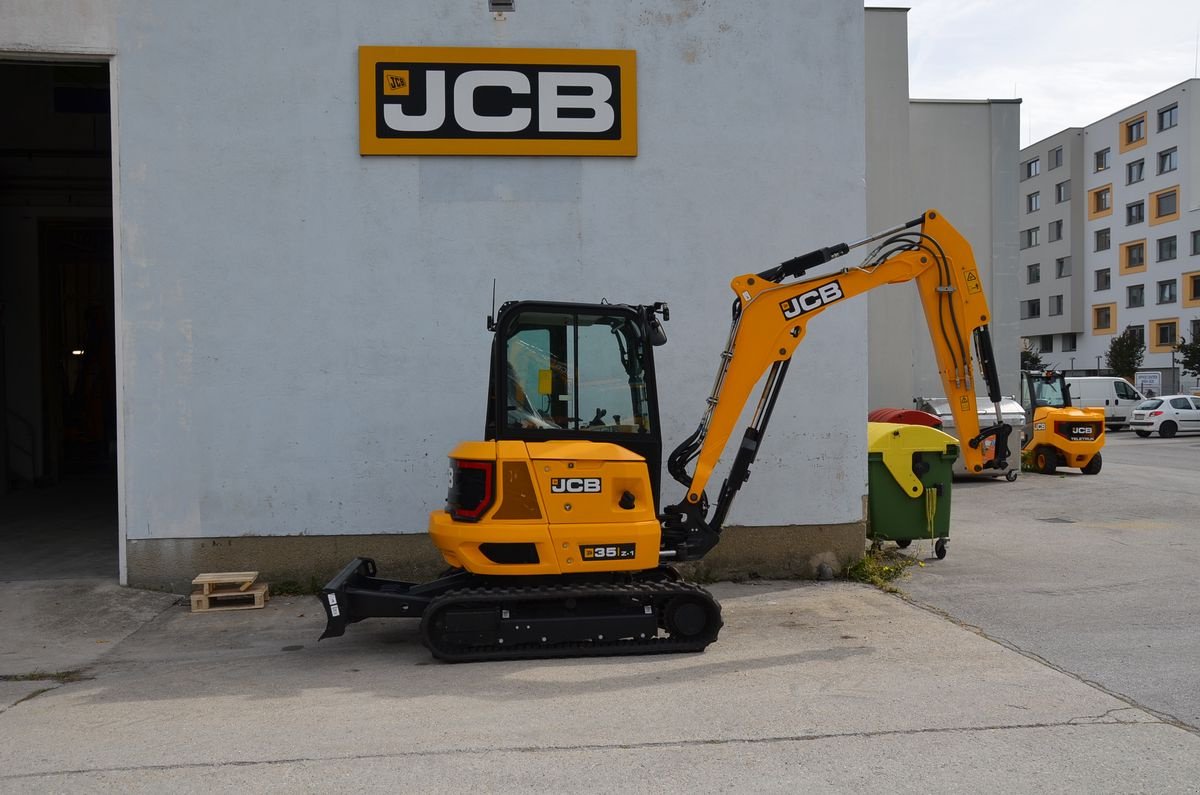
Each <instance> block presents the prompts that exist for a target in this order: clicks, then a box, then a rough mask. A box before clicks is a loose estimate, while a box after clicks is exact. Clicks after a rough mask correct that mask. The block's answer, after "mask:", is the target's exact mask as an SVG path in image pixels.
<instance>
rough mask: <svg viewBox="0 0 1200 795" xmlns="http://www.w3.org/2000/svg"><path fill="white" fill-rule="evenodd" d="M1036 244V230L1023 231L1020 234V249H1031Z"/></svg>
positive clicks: (1035, 228)
mask: <svg viewBox="0 0 1200 795" xmlns="http://www.w3.org/2000/svg"><path fill="white" fill-rule="evenodd" d="M1037 244H1038V228H1037V227H1036V226H1035V227H1033V228H1032V229H1025V230H1022V232H1021V248H1033V247H1034V246H1036V245H1037Z"/></svg>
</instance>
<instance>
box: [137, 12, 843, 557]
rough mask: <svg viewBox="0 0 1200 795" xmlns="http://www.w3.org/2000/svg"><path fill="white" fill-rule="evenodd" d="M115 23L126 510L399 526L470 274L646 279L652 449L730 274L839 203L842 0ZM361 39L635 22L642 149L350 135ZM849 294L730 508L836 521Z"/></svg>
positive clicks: (474, 424) (469, 329) (631, 27)
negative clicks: (387, 149)
mask: <svg viewBox="0 0 1200 795" xmlns="http://www.w3.org/2000/svg"><path fill="white" fill-rule="evenodd" d="M116 42H117V49H118V52H119V54H118V56H117V59H116V61H115V69H116V73H117V76H118V77H119V81H120V86H121V90H120V92H119V94H118V100H117V101H118V117H119V125H120V133H119V137H118V156H119V160H120V166H119V168H120V191H121V196H120V203H119V208H118V223H119V224H120V227H121V251H120V261H121V266H120V267H121V268H122V269H123V294H122V296H121V302H120V303H121V306H122V307H123V312H124V318H123V324H122V326H121V328H120V344H121V346H122V347H123V349H124V362H125V365H124V367H123V370H122V372H121V373H120V374H119V376H120V378H121V379H122V380H123V381H124V402H123V412H124V438H123V441H122V444H123V447H124V450H125V459H124V460H125V464H126V469H125V505H126V508H125V514H124V516H123V521H124V524H125V528H126V533H127V536H128V538H130V539H140V538H169V537H220V536H231V535H242V534H256V535H284V534H327V533H376V532H412V531H421V530H423V529H424V527H425V524H426V514H427V513H428V511H430V510H433V509H437V508H439V507H440V506H441V503H442V500H443V497H444V494H445V472H446V458H445V456H446V454H447V452H448V451H449V450H450V448H451V447H452V446H453V444H454V443H455V442H457V441H458V440H461V439H470V438H479V437H481V435H482V426H483V410H484V401H485V389H486V380H487V369H488V368H487V355H488V347H489V342H490V339H489V335H488V333H487V331H486V329H485V328H484V316H485V315H486V314H487V313H488V311H489V310H490V308H491V291H492V282H493V279H495V280H496V283H497V298H498V300H505V299H510V298H548V297H556V298H562V299H568V300H584V301H597V300H600V299H602V298H607V299H608V300H611V301H630V302H649V301H653V300H665V301H668V302H670V304H671V308H672V320H671V322H670V324H669V325H668V333H669V335H670V337H671V342H670V343H669V344H668V346H667V347H666V348H665V349H660V351H659V356H658V362H659V364H660V375H659V384H660V389H661V391H662V393H663V418H664V438H665V440H666V443H667V446H668V448H669V447H670V446H673V444H674V443H675V442H676V441H677V440H679V439H681V438H683V436H685V435H686V434H687V433H689V432H690V431H691V430H692V429H693V428H694V426H695V423H696V422H697V421H698V419H699V417H700V414H701V412H702V410H703V407H704V398H705V396H706V395H707V393H708V390H709V388H710V386H711V383H712V376H713V373H714V371H715V367H716V364H717V354H718V352H719V351H720V349H721V347H722V346H723V343H724V340H725V336H726V333H727V324H728V321H729V306H730V303H731V299H732V295H731V293H730V292H729V291H728V286H727V285H728V282H729V279H730V277H732V276H733V275H736V274H739V273H743V272H747V271H758V270H762V269H764V268H765V267H768V266H770V265H773V264H775V263H777V262H779V261H780V260H783V259H785V258H787V257H789V256H792V255H794V254H797V253H801V252H804V251H808V250H810V249H812V248H815V247H817V246H819V245H826V244H829V243H831V242H834V241H839V240H847V239H854V238H856V237H857V236H859V235H860V234H861V233H862V232H863V231H864V229H865V224H864V188H863V179H864V170H865V167H864V160H863V152H864V138H863V135H864V133H863V130H864V118H863V115H864V110H863V108H864V102H863V69H862V63H863V12H862V9H861V6H860V5H857V4H855V3H853V2H849V1H848V0H837V1H835V0H803V1H802V2H801V1H797V0H774V1H773V2H761V3H756V4H753V5H752V6H750V5H741V4H739V5H736V6H732V5H721V4H705V3H698V2H666V0H644V1H642V2H622V3H594V2H564V1H563V0H522V1H521V2H520V3H518V4H517V11H516V12H515V13H513V14H509V15H507V16H506V17H505V18H504V19H503V20H498V19H496V18H494V17H493V15H491V14H489V13H487V12H486V11H485V7H484V3H482V2H478V3H456V4H445V3H438V4H430V3H425V2H417V1H416V0H412V1H411V2H395V0H388V1H387V2H384V0H372V1H371V2H362V3H357V4H354V5H352V6H347V5H344V4H329V3H325V2H319V1H318V0H292V1H291V2H282V0H276V1H275V2H267V3H257V4H255V5H254V6H253V8H252V9H248V8H247V7H246V6H245V5H244V4H241V3H234V2H231V1H227V2H208V3H194V2H185V1H184V0H153V1H151V0H126V1H125V2H121V3H120V4H119V13H118V23H117V26H116ZM362 44H376V45H426V46H429V45H446V46H452V45H462V46H498V47H499V46H521V47H587V48H629V49H635V50H637V55H638V94H639V102H638V116H639V138H640V146H639V155H638V157H636V158H632V159H623V158H553V159H533V158H470V159H468V158H432V157H431V158H414V157H382V158H363V157H360V156H359V154H358V130H357V123H358V116H357V99H356V80H357V72H356V57H357V47H358V46H359V45H362ZM865 308H866V307H865V302H853V303H850V304H848V305H846V306H844V307H840V308H839V311H836V312H829V313H827V314H826V315H825V316H823V317H822V318H821V321H820V322H818V323H815V324H814V325H813V327H812V329H811V331H810V335H809V337H808V339H807V341H806V344H805V345H803V346H801V348H800V349H799V351H798V353H797V355H796V357H795V359H796V360H795V362H794V364H795V366H793V367H792V369H791V374H792V375H791V378H790V382H789V383H788V384H787V385H786V387H785V390H784V394H783V396H782V398H781V401H780V404H779V406H778V407H777V409H776V412H775V414H774V418H773V422H772V428H771V434H770V436H769V438H768V440H767V442H766V444H765V445H764V447H763V450H762V453H761V455H760V457H759V463H758V465H757V466H756V468H755V472H754V479H753V481H752V482H751V484H750V485H749V486H748V487H747V488H746V489H745V490H744V491H743V492H742V498H741V501H740V502H739V503H738V504H737V506H736V507H735V509H734V512H733V516H732V517H731V519H732V521H733V522H735V523H742V524H764V525H765V524H818V523H843V522H855V521H859V520H861V519H862V497H863V494H864V493H865V481H866V468H865V456H864V444H865V442H864V438H863V434H864V431H863V423H862V418H863V416H864V415H865V412H866V373H865V371H864V369H863V367H862V366H861V362H863V361H864V359H865V353H866V340H865V339H864V337H863V335H862V334H861V329H862V327H863V325H864V323H865V318H864V316H863V315H864V312H865ZM831 396H834V397H833V399H831ZM673 486H674V484H673V481H669V480H666V479H664V492H665V494H664V497H670V495H671V491H670V489H671V488H672V487H673Z"/></svg>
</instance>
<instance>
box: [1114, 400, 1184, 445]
mask: <svg viewBox="0 0 1200 795" xmlns="http://www.w3.org/2000/svg"><path fill="white" fill-rule="evenodd" d="M1129 427H1130V428H1132V429H1133V432H1134V433H1136V434H1137V435H1138V436H1141V437H1142V438H1143V439H1144V438H1146V437H1147V436H1149V435H1150V434H1152V433H1157V434H1158V435H1159V436H1161V437H1162V438H1164V439H1169V438H1171V437H1172V436H1174V435H1175V434H1177V433H1179V432H1181V431H1200V398H1198V397H1192V396H1191V395H1164V396H1162V397H1156V398H1150V399H1148V400H1143V401H1142V402H1141V403H1139V404H1137V405H1136V406H1134V408H1133V413H1132V414H1130V415H1129Z"/></svg>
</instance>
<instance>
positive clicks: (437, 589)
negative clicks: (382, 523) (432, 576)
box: [321, 558, 722, 662]
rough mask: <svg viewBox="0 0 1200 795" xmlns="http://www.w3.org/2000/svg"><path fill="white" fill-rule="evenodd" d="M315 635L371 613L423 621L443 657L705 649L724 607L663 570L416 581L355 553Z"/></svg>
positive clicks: (332, 586) (325, 595)
mask: <svg viewBox="0 0 1200 795" xmlns="http://www.w3.org/2000/svg"><path fill="white" fill-rule="evenodd" d="M321 601H322V604H323V605H324V607H325V613H326V618H327V625H326V629H325V633H324V634H323V635H322V636H321V637H322V638H326V637H331V636H337V635H341V634H342V633H343V632H344V631H345V627H346V625H347V624H349V623H354V622H356V621H360V620H362V619H363V618H365V617H368V616H405V617H413V618H417V617H419V618H420V619H421V637H422V640H423V641H424V642H425V645H426V646H427V647H428V648H429V650H430V651H431V652H433V655H434V656H435V657H437V658H438V659H440V660H444V661H447V662H473V661H482V660H523V659H545V658H554V657H599V656H615V655H634V654H639V655H640V654H668V653H674V652H698V651H703V650H704V648H705V647H706V646H708V644H710V643H712V642H713V641H714V640H716V639H717V634H718V633H719V632H720V630H721V626H722V621H721V606H720V604H719V603H718V602H717V601H716V600H715V599H714V598H713V596H712V594H710V593H709V592H708V591H706V590H705V589H703V588H701V587H699V586H697V585H694V584H692V583H687V582H683V581H682V580H680V579H679V575H678V573H677V572H676V571H675V570H674V569H672V568H670V567H661V568H658V569H652V570H650V571H643V572H633V573H622V574H612V575H608V576H603V577H602V576H593V577H589V578H586V579H585V578H571V579H564V578H561V577H557V578H534V577H528V578H501V577H482V576H479V575H473V574H469V573H467V572H461V571H452V572H450V573H448V574H447V575H446V576H444V577H441V578H439V579H437V580H434V581H432V582H429V583H424V584H415V583H405V582H399V581H396V580H385V579H380V578H377V577H376V576H375V562H374V561H373V560H371V559H370V558H357V559H355V560H354V561H353V562H351V563H350V565H348V566H347V567H346V568H345V569H343V570H342V572H341V573H340V574H339V575H338V576H337V577H335V578H334V579H333V580H332V581H331V582H330V583H329V584H328V585H327V586H326V587H325V589H324V590H323V592H322V599H321Z"/></svg>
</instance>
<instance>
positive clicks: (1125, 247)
mask: <svg viewBox="0 0 1200 795" xmlns="http://www.w3.org/2000/svg"><path fill="white" fill-rule="evenodd" d="M1145 267H1146V241H1145V240H1133V241H1131V242H1129V243H1122V244H1121V273H1129V272H1130V271H1135V270H1141V269H1142V268H1145Z"/></svg>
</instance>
